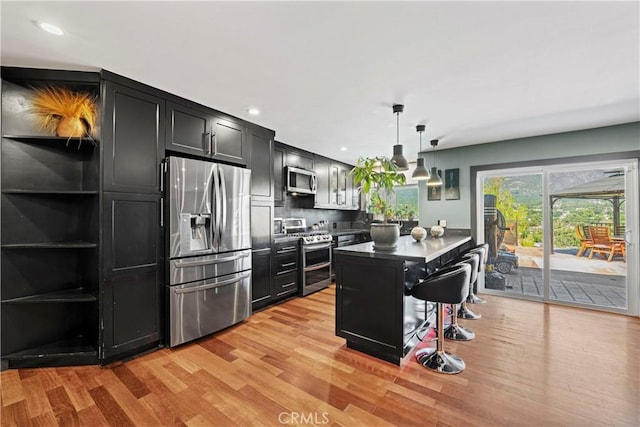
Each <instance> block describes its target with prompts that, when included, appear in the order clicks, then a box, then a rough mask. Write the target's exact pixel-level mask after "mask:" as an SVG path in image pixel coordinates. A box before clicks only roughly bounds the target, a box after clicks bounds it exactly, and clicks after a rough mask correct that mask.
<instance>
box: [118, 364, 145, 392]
mask: <svg viewBox="0 0 640 427" xmlns="http://www.w3.org/2000/svg"><path fill="white" fill-rule="evenodd" d="M113 372H114V373H115V374H116V375H117V376H118V378H119V379H120V381H122V384H124V385H125V386H126V387H127V388H128V389H129V391H130V392H131V394H133V395H134V396H135V397H136V399H140V398H141V397H143V396H146V395H147V394H149V393H150V391H149V389H148V388H147V386H145V385H144V383H143V382H142V381H140V379H139V378H138V377H136V376H135V374H134V373H133V372H131V370H130V369H129V368H128V367H127V365H124V364H123V365H119V366H116V367H114V368H113Z"/></svg>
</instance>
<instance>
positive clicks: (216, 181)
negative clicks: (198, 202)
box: [211, 165, 222, 250]
mask: <svg viewBox="0 0 640 427" xmlns="http://www.w3.org/2000/svg"><path fill="white" fill-rule="evenodd" d="M218 170H219V167H218V165H215V169H214V172H213V188H212V192H213V198H214V199H215V207H214V208H215V210H216V214H215V223H214V224H212V225H211V232H212V234H213V238H214V240H213V244H214V247H215V248H218V247H219V246H220V241H221V240H222V238H221V236H220V226H219V224H220V210H221V203H222V202H221V198H220V189H219V187H220V184H219V177H218ZM216 250H217V249H216Z"/></svg>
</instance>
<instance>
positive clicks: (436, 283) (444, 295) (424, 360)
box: [411, 263, 471, 374]
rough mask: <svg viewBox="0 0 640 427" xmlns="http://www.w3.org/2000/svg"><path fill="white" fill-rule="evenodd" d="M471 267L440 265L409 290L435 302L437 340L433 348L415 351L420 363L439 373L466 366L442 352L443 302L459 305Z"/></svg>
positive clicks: (450, 372) (459, 360) (467, 286)
mask: <svg viewBox="0 0 640 427" xmlns="http://www.w3.org/2000/svg"><path fill="white" fill-rule="evenodd" d="M470 277H471V266H470V265H469V264H467V263H464V264H456V265H454V266H451V267H446V268H443V269H442V270H440V271H438V272H437V273H435V274H434V275H432V276H431V277H429V278H427V279H426V280H424V281H423V282H420V283H419V284H418V285H416V286H414V287H413V288H412V289H411V295H412V296H413V297H414V298H417V299H420V300H424V301H432V302H435V303H437V313H438V316H437V322H438V325H437V330H438V341H437V346H436V348H423V349H420V350H418V351H417V352H416V358H417V360H418V362H419V363H420V364H422V366H424V367H426V368H428V369H431V370H434V371H436V372H439V373H442V374H458V373H460V372H462V371H463V370H464V368H465V364H464V361H463V360H462V359H461V358H459V357H458V356H456V355H455V354H451V353H447V352H445V351H444V348H443V344H444V331H443V329H444V304H460V303H461V302H462V301H464V299H465V298H466V296H467V295H468V293H469V289H468V288H469V279H470Z"/></svg>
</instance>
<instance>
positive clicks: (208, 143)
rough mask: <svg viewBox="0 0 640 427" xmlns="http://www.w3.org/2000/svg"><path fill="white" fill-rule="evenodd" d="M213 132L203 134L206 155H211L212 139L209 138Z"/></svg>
mask: <svg viewBox="0 0 640 427" xmlns="http://www.w3.org/2000/svg"><path fill="white" fill-rule="evenodd" d="M209 135H211V132H205V133H203V134H202V138H203V140H202V142H203V143H204V144H203V145H204V147H203V148H204V154H211V138H210V137H209Z"/></svg>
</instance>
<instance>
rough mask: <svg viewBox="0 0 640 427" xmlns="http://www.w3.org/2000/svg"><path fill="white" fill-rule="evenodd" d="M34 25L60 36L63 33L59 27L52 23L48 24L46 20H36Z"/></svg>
mask: <svg viewBox="0 0 640 427" xmlns="http://www.w3.org/2000/svg"><path fill="white" fill-rule="evenodd" d="M36 25H37V26H38V27H39V28H40V29H41V30H44V31H46V32H47V33H50V34H54V35H56V36H61V35H63V34H64V33H63V32H62V30H61V29H60V28H59V27H56V26H55V25H53V24H49V23H47V22H36Z"/></svg>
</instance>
